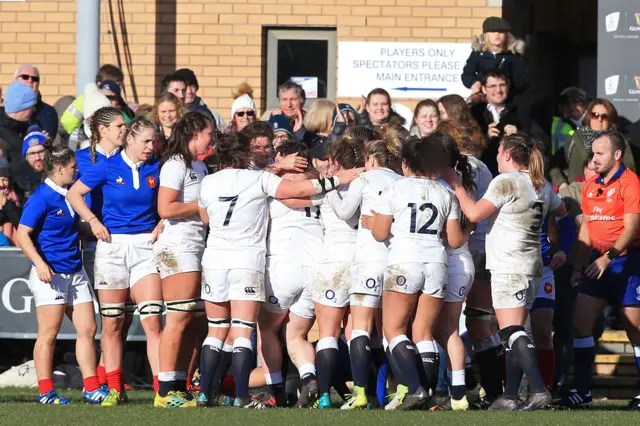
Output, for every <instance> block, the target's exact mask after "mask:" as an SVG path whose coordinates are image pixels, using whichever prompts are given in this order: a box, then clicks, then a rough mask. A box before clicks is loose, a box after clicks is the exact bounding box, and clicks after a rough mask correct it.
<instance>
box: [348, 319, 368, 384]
mask: <svg viewBox="0 0 640 426" xmlns="http://www.w3.org/2000/svg"><path fill="white" fill-rule="evenodd" d="M351 336H352V337H351V342H350V344H349V354H350V357H349V358H350V360H351V374H352V375H353V383H354V385H355V386H360V387H366V386H367V381H368V379H369V372H370V371H371V343H370V341H369V333H367V332H366V331H364V330H353V331H352V334H351Z"/></svg>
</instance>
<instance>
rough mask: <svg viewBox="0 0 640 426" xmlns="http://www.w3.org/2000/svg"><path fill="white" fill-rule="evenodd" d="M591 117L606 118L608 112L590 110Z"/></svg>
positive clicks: (607, 117)
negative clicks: (601, 112)
mask: <svg viewBox="0 0 640 426" xmlns="http://www.w3.org/2000/svg"><path fill="white" fill-rule="evenodd" d="M591 117H592V118H595V119H596V120H597V119H599V118H602V120H608V119H609V114H600V113H599V112H592V113H591Z"/></svg>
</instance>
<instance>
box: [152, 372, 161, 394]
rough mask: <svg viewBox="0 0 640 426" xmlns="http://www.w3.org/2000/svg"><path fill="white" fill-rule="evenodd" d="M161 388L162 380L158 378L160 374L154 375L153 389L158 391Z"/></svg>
mask: <svg viewBox="0 0 640 426" xmlns="http://www.w3.org/2000/svg"><path fill="white" fill-rule="evenodd" d="M159 390H160V381H159V380H158V376H153V391H154V392H155V393H158V391H159Z"/></svg>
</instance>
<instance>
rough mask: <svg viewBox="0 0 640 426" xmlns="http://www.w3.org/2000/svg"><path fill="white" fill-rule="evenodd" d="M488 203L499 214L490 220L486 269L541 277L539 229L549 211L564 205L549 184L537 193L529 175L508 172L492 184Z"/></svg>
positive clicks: (486, 193) (487, 197)
mask: <svg viewBox="0 0 640 426" xmlns="http://www.w3.org/2000/svg"><path fill="white" fill-rule="evenodd" d="M483 198H484V199H485V200H487V201H489V202H490V203H491V204H493V205H494V206H495V207H496V209H498V211H497V212H495V213H494V214H493V215H492V216H491V217H490V218H489V230H488V232H487V240H486V252H487V269H489V270H490V271H492V272H498V273H503V274H521V275H531V276H534V277H541V276H542V256H541V254H540V228H541V227H542V222H543V220H544V217H545V216H546V215H547V211H549V210H552V211H553V210H556V209H557V208H558V207H559V206H560V203H561V202H562V201H561V199H560V197H559V196H558V195H556V194H555V193H554V192H553V188H552V187H551V184H550V183H549V182H546V181H545V185H544V186H543V187H542V188H541V189H540V190H539V191H537V192H536V190H535V188H534V186H533V183H532V182H531V177H530V176H529V173H528V172H526V171H525V172H509V173H503V174H501V175H499V176H497V177H496V178H495V179H493V180H492V181H491V184H490V185H489V188H487V192H485V194H484V197H483Z"/></svg>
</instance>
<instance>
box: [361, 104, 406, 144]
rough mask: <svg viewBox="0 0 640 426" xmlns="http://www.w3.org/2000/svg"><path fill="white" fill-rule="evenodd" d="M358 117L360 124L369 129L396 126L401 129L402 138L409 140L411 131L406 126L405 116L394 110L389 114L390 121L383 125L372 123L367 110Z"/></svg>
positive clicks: (377, 129) (376, 129) (377, 130)
mask: <svg viewBox="0 0 640 426" xmlns="http://www.w3.org/2000/svg"><path fill="white" fill-rule="evenodd" d="M356 119H357V121H358V126H362V127H366V128H368V129H371V130H375V131H376V132H380V129H381V128H382V127H383V126H385V125H389V126H393V127H396V128H398V129H399V133H400V136H401V137H402V139H403V140H404V141H408V140H409V137H410V135H409V131H408V130H407V129H405V128H404V123H405V121H404V118H402V117H401V116H400V115H398V114H396V113H395V112H393V111H391V114H390V115H389V121H387V122H386V123H384V124H381V125H374V124H373V123H371V120H369V114H368V113H367V112H366V111H365V112H363V113H358V116H357V117H356Z"/></svg>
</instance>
